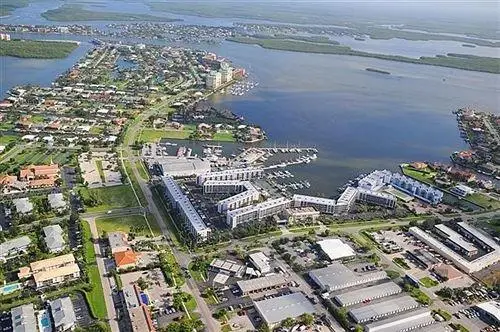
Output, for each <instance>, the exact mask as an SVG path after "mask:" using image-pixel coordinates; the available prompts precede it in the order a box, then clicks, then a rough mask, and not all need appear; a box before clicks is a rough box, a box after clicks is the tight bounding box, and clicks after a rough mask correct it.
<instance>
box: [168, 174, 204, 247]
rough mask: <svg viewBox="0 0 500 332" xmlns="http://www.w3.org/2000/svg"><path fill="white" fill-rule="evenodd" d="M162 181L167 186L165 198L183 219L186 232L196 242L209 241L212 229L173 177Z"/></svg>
mask: <svg viewBox="0 0 500 332" xmlns="http://www.w3.org/2000/svg"><path fill="white" fill-rule="evenodd" d="M162 180H163V184H164V186H165V196H166V197H167V199H168V200H169V202H170V204H171V205H172V208H173V209H174V210H175V211H176V212H177V213H178V214H179V216H180V217H181V218H182V219H183V222H184V226H185V228H186V230H187V231H188V232H189V233H190V234H191V235H192V236H193V238H195V239H196V240H200V241H205V240H207V239H208V235H209V234H210V228H209V227H208V226H207V225H206V224H205V222H204V221H203V219H202V218H201V217H200V215H199V214H198V212H197V211H196V209H195V208H194V206H193V204H192V203H191V201H190V200H189V198H188V197H187V196H186V195H185V194H184V192H183V191H182V189H181V188H180V187H179V185H178V184H177V182H175V180H174V179H173V178H172V177H171V176H164V177H162Z"/></svg>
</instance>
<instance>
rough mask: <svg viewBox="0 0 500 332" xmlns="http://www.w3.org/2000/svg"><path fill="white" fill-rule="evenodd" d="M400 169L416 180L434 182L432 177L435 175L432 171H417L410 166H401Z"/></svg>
mask: <svg viewBox="0 0 500 332" xmlns="http://www.w3.org/2000/svg"><path fill="white" fill-rule="evenodd" d="M401 169H402V171H403V174H404V175H407V176H409V177H411V178H414V179H415V180H417V181H420V182H424V183H428V184H434V177H435V176H436V173H434V172H426V171H417V170H415V169H413V168H412V167H410V166H403V167H401Z"/></svg>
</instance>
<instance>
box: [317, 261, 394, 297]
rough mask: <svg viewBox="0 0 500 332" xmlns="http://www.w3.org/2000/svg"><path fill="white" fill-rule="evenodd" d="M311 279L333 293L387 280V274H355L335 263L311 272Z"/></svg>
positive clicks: (323, 289) (324, 289)
mask: <svg viewBox="0 0 500 332" xmlns="http://www.w3.org/2000/svg"><path fill="white" fill-rule="evenodd" d="M309 277H310V278H311V279H312V280H313V281H314V282H315V283H316V284H317V285H318V286H319V287H320V288H321V290H322V291H325V292H331V291H336V290H340V289H345V288H349V287H353V286H358V285H364V284H367V283H370V282H374V281H378V280H384V279H387V273H385V272H384V271H376V272H369V273H362V274H361V273H355V272H353V271H352V270H350V269H349V268H347V267H346V266H344V265H343V264H341V263H338V262H334V263H332V264H330V265H328V266H327V267H324V268H321V269H316V270H312V271H310V272H309Z"/></svg>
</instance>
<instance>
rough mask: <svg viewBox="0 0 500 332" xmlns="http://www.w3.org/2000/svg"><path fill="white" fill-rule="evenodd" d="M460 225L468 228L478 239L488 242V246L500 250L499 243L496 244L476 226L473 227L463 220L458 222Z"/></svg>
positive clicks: (465, 228)
mask: <svg viewBox="0 0 500 332" xmlns="http://www.w3.org/2000/svg"><path fill="white" fill-rule="evenodd" d="M458 226H460V227H462V228H463V229H464V230H466V231H467V232H469V233H470V234H472V235H473V236H474V237H475V238H477V239H478V240H480V241H481V242H483V243H484V244H486V245H487V246H489V247H490V248H492V249H493V250H500V246H499V245H498V244H496V243H495V241H494V240H493V239H492V238H490V237H489V236H487V235H485V234H483V233H481V232H480V231H478V230H477V229H476V228H474V227H472V226H471V225H469V224H468V223H465V222H463V221H462V222H459V223H458Z"/></svg>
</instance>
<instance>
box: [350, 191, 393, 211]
mask: <svg viewBox="0 0 500 332" xmlns="http://www.w3.org/2000/svg"><path fill="white" fill-rule="evenodd" d="M357 190H358V198H357V199H358V201H360V202H364V203H370V204H375V205H380V206H383V207H386V208H390V209H394V208H395V207H396V201H397V199H396V197H395V196H393V195H391V194H386V193H382V192H377V191H372V190H367V189H364V188H359V187H358V188H357Z"/></svg>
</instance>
